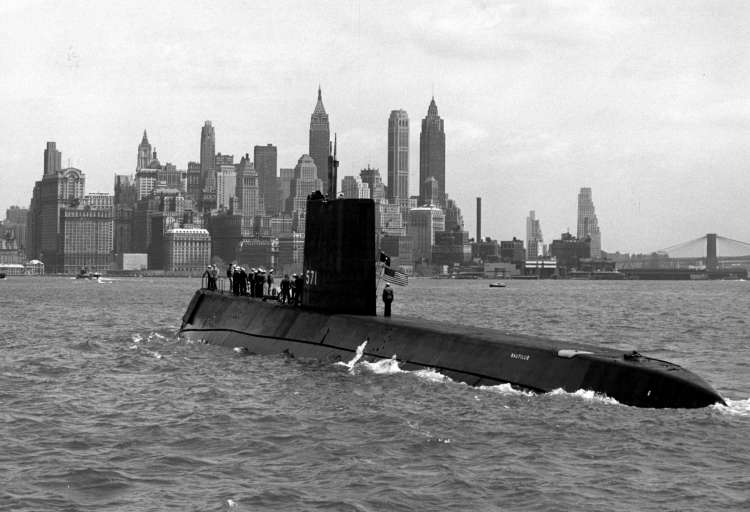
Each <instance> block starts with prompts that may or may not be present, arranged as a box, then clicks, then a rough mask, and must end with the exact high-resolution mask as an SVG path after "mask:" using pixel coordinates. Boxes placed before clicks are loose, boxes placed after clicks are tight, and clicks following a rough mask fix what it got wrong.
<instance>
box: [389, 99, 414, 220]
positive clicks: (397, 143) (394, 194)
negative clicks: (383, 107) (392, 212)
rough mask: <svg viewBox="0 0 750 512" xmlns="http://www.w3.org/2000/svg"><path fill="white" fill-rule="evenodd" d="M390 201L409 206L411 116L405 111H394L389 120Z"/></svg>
mask: <svg viewBox="0 0 750 512" xmlns="http://www.w3.org/2000/svg"><path fill="white" fill-rule="evenodd" d="M388 200H389V201H390V202H391V203H392V204H398V205H399V206H401V207H402V208H403V207H407V206H408V201H409V116H408V114H407V113H406V111H405V110H393V111H392V112H391V115H390V117H389V118H388Z"/></svg>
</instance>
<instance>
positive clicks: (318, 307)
mask: <svg viewBox="0 0 750 512" xmlns="http://www.w3.org/2000/svg"><path fill="white" fill-rule="evenodd" d="M329 197H336V196H335V194H332V195H329ZM377 254H378V253H377V250H376V247H375V205H374V202H373V201H372V200H370V199H334V200H326V199H325V198H324V197H323V195H322V194H321V193H320V192H318V193H317V194H313V195H311V196H310V197H309V198H308V201H307V217H306V227H305V249H304V278H305V279H304V286H303V287H302V290H298V293H302V304H301V306H300V307H298V306H292V305H289V304H282V303H280V302H278V301H274V300H271V301H268V300H262V299H253V298H249V297H243V296H234V295H231V294H225V293H222V292H221V291H214V290H206V289H199V290H198V291H196V292H195V294H194V295H193V298H192V300H191V301H190V304H189V305H188V307H187V310H186V311H185V314H184V315H183V318H182V326H181V328H180V333H181V334H182V335H184V336H186V337H188V338H193V339H196V340H201V341H203V342H207V343H211V344H216V345H223V346H226V347H228V348H230V349H235V350H239V351H242V352H244V353H249V354H281V353H283V354H286V355H287V356H289V357H298V358H316V359H320V360H324V361H348V360H350V359H351V358H352V357H353V356H354V355H355V354H356V353H357V351H358V350H359V351H361V353H362V357H363V359H365V360H369V361H375V360H382V359H392V358H395V359H396V360H397V361H398V362H399V364H400V366H401V367H402V368H403V369H406V370H412V369H420V368H430V369H433V370H435V371H438V372H440V373H442V374H444V375H446V376H448V377H450V378H451V379H453V380H456V381H461V382H465V383H467V384H470V385H473V386H478V385H497V384H504V383H509V384H511V385H512V386H513V387H515V388H519V389H525V390H531V391H535V392H541V393H545V392H550V391H553V390H556V389H563V390H565V391H567V392H575V391H577V390H591V391H594V392H596V393H599V394H602V395H606V396H609V397H611V398H614V399H615V400H617V401H618V402H620V403H621V404H625V405H632V406H638V407H684V408H695V407H706V406H708V405H712V404H724V400H723V399H722V398H721V396H720V395H719V394H718V393H717V392H716V391H715V390H714V389H713V388H711V386H710V385H709V384H708V383H706V382H705V381H704V380H703V379H701V378H700V377H698V376H697V375H695V374H694V373H692V372H690V371H688V370H686V369H684V368H682V367H680V366H678V365H676V364H673V363H669V362H667V361H661V360H658V359H653V358H650V357H647V356H645V355H641V354H639V353H638V352H635V351H632V350H628V351H625V350H615V349H611V348H602V347H596V346H593V345H586V344H583V343H576V342H567V341H556V340H551V339H546V338H541V337H535V336H524V335H515V334H509V333H507V332H502V331H498V330H495V329H486V328H478V327H473V326H464V325H457V324H455V323H451V324H449V323H442V322H432V321H426V320H423V319H419V318H399V317H382V316H376V305H377V285H376V279H375V273H376V272H375V269H376V268H377V267H378V265H379V263H378V261H377V257H376V255H377Z"/></svg>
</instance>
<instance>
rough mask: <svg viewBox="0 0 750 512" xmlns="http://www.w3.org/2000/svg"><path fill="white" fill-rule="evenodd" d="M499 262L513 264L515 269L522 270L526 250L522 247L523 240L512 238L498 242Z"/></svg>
mask: <svg viewBox="0 0 750 512" xmlns="http://www.w3.org/2000/svg"><path fill="white" fill-rule="evenodd" d="M500 261H503V262H505V263H513V264H514V265H516V268H518V269H521V268H523V265H524V262H525V261H526V249H524V247H523V240H519V239H517V238H516V237H513V240H501V241H500Z"/></svg>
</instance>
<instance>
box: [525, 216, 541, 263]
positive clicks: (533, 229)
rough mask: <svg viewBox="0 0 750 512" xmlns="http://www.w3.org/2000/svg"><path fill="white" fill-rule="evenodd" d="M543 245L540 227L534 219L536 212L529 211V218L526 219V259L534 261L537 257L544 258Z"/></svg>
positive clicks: (537, 220)
mask: <svg viewBox="0 0 750 512" xmlns="http://www.w3.org/2000/svg"><path fill="white" fill-rule="evenodd" d="M543 243H544V237H543V236H542V227H541V225H540V224H539V219H537V218H536V212H535V211H534V210H530V211H529V216H528V217H526V258H527V259H529V260H534V259H536V258H538V257H539V256H544V254H543V251H542V244H543Z"/></svg>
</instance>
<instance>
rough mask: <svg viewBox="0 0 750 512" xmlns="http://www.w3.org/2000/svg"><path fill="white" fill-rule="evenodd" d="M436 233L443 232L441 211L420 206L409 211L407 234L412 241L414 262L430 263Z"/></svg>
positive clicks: (443, 222)
mask: <svg viewBox="0 0 750 512" xmlns="http://www.w3.org/2000/svg"><path fill="white" fill-rule="evenodd" d="M438 231H445V214H444V213H443V210H441V209H440V208H437V207H435V206H420V207H418V208H412V209H411V210H409V223H408V227H407V234H408V235H409V236H411V237H412V239H413V241H414V246H413V247H414V248H413V258H414V261H415V262H420V263H430V262H431V260H432V246H433V245H435V233H436V232H438Z"/></svg>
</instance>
